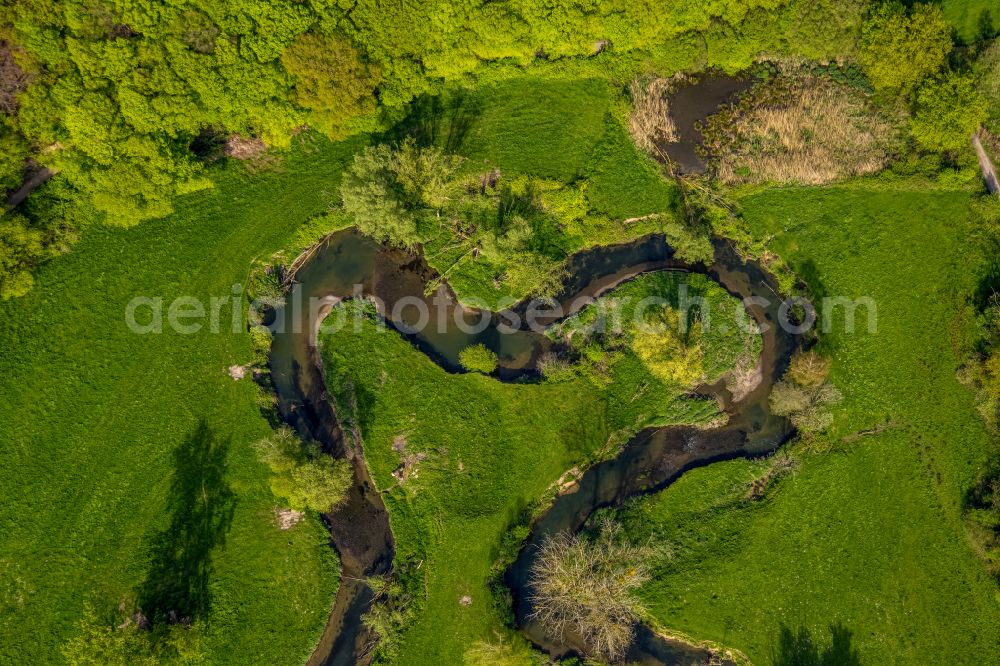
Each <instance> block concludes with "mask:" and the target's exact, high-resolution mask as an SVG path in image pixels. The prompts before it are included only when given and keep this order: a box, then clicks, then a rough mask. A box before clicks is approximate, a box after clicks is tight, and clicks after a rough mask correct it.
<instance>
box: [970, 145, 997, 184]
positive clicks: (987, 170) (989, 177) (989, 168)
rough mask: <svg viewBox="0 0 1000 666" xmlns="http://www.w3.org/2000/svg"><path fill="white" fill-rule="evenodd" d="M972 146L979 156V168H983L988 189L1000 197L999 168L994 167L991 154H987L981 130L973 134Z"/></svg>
mask: <svg viewBox="0 0 1000 666" xmlns="http://www.w3.org/2000/svg"><path fill="white" fill-rule="evenodd" d="M972 147H973V148H975V149H976V155H978V156H979V168H980V169H982V170H983V178H985V179H986V189H988V190H989V191H990V194H995V195H997V196H998V197H1000V182H998V181H997V170H996V169H995V168H994V167H993V162H992V161H991V160H990V156H989V155H987V154H986V149H985V148H983V142H982V141H980V140H979V132H976V133H975V134H973V135H972Z"/></svg>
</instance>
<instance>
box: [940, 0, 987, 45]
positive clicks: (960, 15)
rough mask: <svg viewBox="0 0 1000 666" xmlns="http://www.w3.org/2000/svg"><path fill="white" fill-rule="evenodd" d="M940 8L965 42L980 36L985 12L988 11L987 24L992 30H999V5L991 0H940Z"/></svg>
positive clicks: (972, 40)
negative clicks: (988, 21) (988, 22)
mask: <svg viewBox="0 0 1000 666" xmlns="http://www.w3.org/2000/svg"><path fill="white" fill-rule="evenodd" d="M941 8H942V9H943V10H944V15H945V18H947V19H948V22H949V23H951V24H952V25H953V26H955V30H957V31H958V36H959V37H961V38H962V39H963V40H964V41H965V42H967V43H971V42H974V41H975V40H976V38H977V37H979V36H980V34H981V31H982V29H983V27H984V23H983V22H984V18H983V15H984V13H985V12H989V20H990V24H989V25H990V26H992V28H993V30H994V31H997V30H1000V7H997V5H996V3H995V2H993V0H942V2H941ZM994 34H996V32H994Z"/></svg>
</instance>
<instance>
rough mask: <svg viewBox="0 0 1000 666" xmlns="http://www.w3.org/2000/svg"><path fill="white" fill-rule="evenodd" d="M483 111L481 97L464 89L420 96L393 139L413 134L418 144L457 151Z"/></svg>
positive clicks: (391, 132)
mask: <svg viewBox="0 0 1000 666" xmlns="http://www.w3.org/2000/svg"><path fill="white" fill-rule="evenodd" d="M481 111H482V105H481V103H480V101H479V100H478V99H477V98H475V97H474V96H472V95H469V94H468V93H466V92H465V91H463V90H460V89H459V90H454V91H450V92H446V93H442V94H439V95H424V96H421V97H418V98H417V99H416V100H414V101H413V102H412V103H411V104H410V107H409V109H408V110H407V115H406V117H405V118H404V119H403V120H402V121H401V122H400V123H399V124H398V125H397V126H396V127H394V128H393V129H392V130H391V131H390V132H389V134H388V137H389V138H390V139H393V140H395V141H403V140H404V139H406V138H412V139H413V140H414V141H415V142H416V144H417V145H418V146H421V147H423V148H426V147H428V146H437V147H439V148H441V149H442V150H443V151H444V152H446V153H456V152H458V150H459V149H460V148H461V147H462V144H463V143H464V142H465V137H466V135H467V134H468V133H469V130H470V129H471V128H472V125H473V123H474V122H475V120H476V118H478V117H479V114H480V112H481Z"/></svg>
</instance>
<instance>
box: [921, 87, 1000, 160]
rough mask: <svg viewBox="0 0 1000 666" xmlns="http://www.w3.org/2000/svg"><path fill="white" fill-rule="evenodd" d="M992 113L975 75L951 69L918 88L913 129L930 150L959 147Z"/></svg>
mask: <svg viewBox="0 0 1000 666" xmlns="http://www.w3.org/2000/svg"><path fill="white" fill-rule="evenodd" d="M988 116H989V104H988V103H987V101H986V98H984V97H983V96H982V95H981V94H980V93H979V91H978V90H976V84H975V80H974V79H973V78H972V77H971V76H967V75H963V74H955V73H949V74H947V75H946V76H944V77H942V78H940V79H935V80H933V81H928V82H927V83H925V84H924V85H923V86H921V87H920V90H919V91H918V92H917V101H916V107H915V110H914V115H913V122H912V123H911V125H910V131H911V132H912V133H913V138H914V139H916V140H917V143H918V144H919V145H920V146H921V147H922V148H924V149H926V150H932V151H958V150H962V149H964V148H966V147H968V145H969V141H970V139H971V137H972V134H973V132H975V131H976V128H978V127H979V124H980V123H982V122H983V121H984V120H986V118H987V117H988Z"/></svg>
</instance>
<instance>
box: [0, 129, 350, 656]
mask: <svg viewBox="0 0 1000 666" xmlns="http://www.w3.org/2000/svg"><path fill="white" fill-rule="evenodd" d="M358 145H359V144H358V142H352V143H346V144H328V143H325V142H318V143H313V144H312V145H311V147H310V148H309V149H308V150H303V149H298V150H296V151H294V152H293V154H292V155H289V156H287V157H286V158H285V159H284V161H283V164H282V166H281V167H280V168H279V169H277V170H275V171H273V172H267V173H261V174H258V175H248V174H247V173H246V172H245V171H244V170H243V169H242V168H241V167H239V166H231V167H229V168H226V169H224V170H222V171H220V172H218V173H217V174H216V177H217V180H218V184H217V186H216V188H215V189H214V190H211V191H208V192H203V193H199V194H196V195H192V196H189V197H185V198H183V199H181V200H179V201H178V202H177V212H176V213H175V214H173V215H171V216H170V217H168V218H166V219H163V220H158V221H152V222H147V223H145V224H143V225H141V226H139V227H136V228H133V229H128V230H122V229H109V228H103V227H93V228H90V229H88V230H86V232H85V233H84V234H83V239H82V241H81V242H80V243H79V244H78V245H77V246H76V247H75V248H74V250H73V252H72V253H71V254H69V255H67V256H65V257H62V258H60V259H57V260H55V261H53V262H51V263H50V264H48V265H46V266H45V267H43V268H42V269H41V270H40V271H39V273H38V276H37V282H38V284H39V286H38V287H37V288H36V289H35V290H34V291H33V292H31V293H30V294H29V295H28V296H26V297H24V298H21V299H17V300H13V301H6V302H3V303H0V359H2V360H0V367H2V368H3V372H2V373H0V422H2V423H3V424H4V425H3V434H4V437H3V446H2V447H0V488H2V491H0V492H2V498H3V501H2V502H0V526H2V530H0V532H2V533H0V581H2V582H0V609H2V610H0V662H3V663H57V662H58V661H59V659H60V657H59V655H60V646H61V645H62V644H63V643H64V642H65V641H66V640H67V639H68V638H69V637H71V636H72V635H73V634H74V632H75V631H76V624H77V622H78V619H79V618H80V617H81V615H82V614H83V612H84V606H85V604H91V605H92V606H93V607H94V608H95V610H96V611H98V612H99V613H101V614H105V613H106V612H108V611H109V610H114V609H115V608H116V607H117V606H118V604H119V601H120V600H121V599H123V598H128V597H131V596H133V595H134V594H135V593H136V591H137V590H138V589H139V588H140V587H141V586H142V584H143V581H144V579H145V577H146V573H147V570H148V566H149V563H148V561H147V560H148V555H147V554H148V552H149V550H150V548H151V544H152V541H153V539H154V538H155V537H156V535H157V533H158V532H159V531H160V530H163V529H164V528H165V527H166V526H167V525H168V522H169V521H170V518H171V512H170V510H169V509H168V504H167V503H168V495H169V488H170V479H171V474H172V473H173V472H174V469H173V452H174V451H175V449H176V448H177V447H178V446H179V445H180V444H181V443H182V442H183V441H184V440H185V438H187V437H189V436H191V435H192V434H193V433H194V432H195V431H196V428H197V427H198V424H199V423H200V422H201V421H203V420H204V422H205V423H206V424H207V426H208V428H209V429H210V431H211V433H212V434H213V435H214V436H215V437H216V438H217V439H219V440H222V441H228V442H229V454H228V464H227V468H226V474H225V483H226V484H227V485H228V486H229V487H230V488H231V489H232V491H233V492H234V493H235V497H236V506H235V514H234V516H233V520H232V524H231V527H230V528H229V529H228V532H227V533H226V534H225V543H224V544H219V545H216V546H215V547H214V548H212V549H211V560H212V566H213V571H212V572H211V574H210V575H209V576H208V579H207V585H208V590H209V594H210V597H211V602H210V612H209V613H208V614H207V616H206V617H205V618H204V619H205V620H206V621H207V624H208V628H207V636H206V638H205V640H204V641H203V643H204V648H205V651H206V653H207V657H208V658H209V659H210V660H211V661H212V662H213V663H236V664H246V663H264V662H266V663H301V662H302V661H303V660H304V659H305V658H306V656H307V655H308V654H309V653H310V651H311V650H312V647H313V646H314V645H315V643H316V642H317V640H318V638H319V635H320V632H321V630H322V627H323V626H324V623H325V621H326V617H327V613H328V611H329V608H330V606H331V605H332V600H333V595H334V593H335V590H336V586H337V576H338V573H337V572H338V566H337V562H336V558H335V555H334V554H333V553H332V551H331V549H330V547H329V545H328V537H327V536H326V533H325V530H324V528H323V527H322V525H321V524H320V522H319V520H318V519H317V518H316V517H314V516H313V517H309V518H308V519H307V520H306V521H304V522H303V523H301V524H299V525H298V526H296V527H295V528H293V529H291V530H288V531H285V532H282V531H279V530H278V529H277V528H276V527H275V523H274V515H273V510H274V508H275V507H276V506H278V505H279V502H278V501H277V500H275V499H274V498H273V497H272V496H271V494H270V491H269V489H268V485H267V472H266V469H265V468H264V467H263V466H262V465H261V464H260V463H259V462H258V461H257V459H256V456H255V454H254V451H253V449H252V448H251V443H252V442H253V441H254V440H256V439H258V438H260V437H262V436H263V435H265V434H266V433H267V432H268V424H267V422H266V420H265V419H264V418H263V417H262V416H261V414H260V411H259V409H258V407H257V403H256V390H257V389H256V388H255V386H254V385H253V384H252V382H251V380H250V379H249V378H248V379H244V380H243V381H240V382H236V381H234V380H233V379H231V378H230V377H229V375H228V374H227V372H226V369H227V367H228V366H230V365H234V364H242V363H248V362H250V361H251V359H252V350H251V344H250V341H249V338H248V336H247V334H246V333H245V332H244V331H243V330H242V328H241V329H240V331H239V332H238V333H235V334H234V333H231V332H229V329H228V328H227V327H226V326H225V325H223V332H222V333H220V334H211V333H208V332H202V333H198V334H195V335H187V336H182V335H179V334H177V333H174V332H171V331H170V330H169V327H168V326H166V325H165V330H164V333H163V334H161V335H147V336H139V335H136V334H134V333H132V332H130V331H129V329H128V328H127V327H126V323H125V317H124V313H125V308H126V304H127V303H128V301H129V300H130V299H131V298H132V297H134V296H139V295H143V296H151V297H163V299H164V302H165V303H167V304H169V303H170V301H171V300H172V299H174V298H175V297H177V296H187V295H190V296H195V297H197V298H199V299H202V300H204V301H206V305H207V298H209V297H211V296H218V297H225V296H227V295H228V294H230V288H231V286H232V285H233V284H241V283H243V282H244V280H245V278H246V276H247V272H248V269H249V266H250V262H251V261H252V260H253V259H254V258H258V257H267V256H268V255H269V254H270V253H271V252H273V251H275V250H276V249H277V248H279V247H281V246H282V245H284V244H285V243H287V242H288V241H289V239H290V238H291V237H292V236H293V234H294V232H295V230H296V228H297V227H298V226H299V225H301V224H302V223H303V222H304V221H305V220H306V219H307V218H309V217H310V216H312V215H314V214H315V213H317V212H318V211H321V210H323V209H324V208H325V202H324V192H328V191H330V190H331V189H332V188H334V187H335V185H336V181H337V177H338V174H339V173H340V171H341V170H342V168H343V166H344V164H345V163H346V162H347V160H349V158H350V156H351V155H352V154H353V152H354V151H355V150H356V149H357V147H358ZM229 312H231V311H230V310H228V309H227V310H225V311H224V315H223V317H224V319H223V321H224V322H227V321H228V313H229ZM164 323H165V324H166V321H165V322H164Z"/></svg>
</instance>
